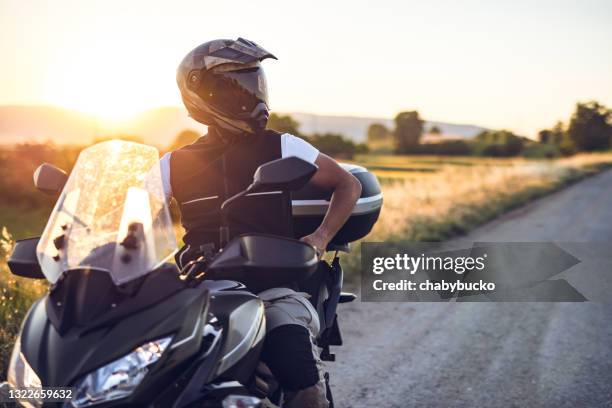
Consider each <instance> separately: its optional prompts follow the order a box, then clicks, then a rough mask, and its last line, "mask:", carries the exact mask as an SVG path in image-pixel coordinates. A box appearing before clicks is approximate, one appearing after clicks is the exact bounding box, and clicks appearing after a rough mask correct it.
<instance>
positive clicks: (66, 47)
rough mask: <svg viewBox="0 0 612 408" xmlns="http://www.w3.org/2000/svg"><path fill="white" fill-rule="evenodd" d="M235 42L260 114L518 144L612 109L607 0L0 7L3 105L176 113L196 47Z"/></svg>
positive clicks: (16, 0)
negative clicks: (440, 124) (431, 129)
mask: <svg viewBox="0 0 612 408" xmlns="http://www.w3.org/2000/svg"><path fill="white" fill-rule="evenodd" d="M239 36H241V37H244V38H247V39H250V40H253V41H255V42H257V43H259V44H260V45H262V46H263V47H264V48H266V49H267V50H268V51H270V52H272V53H274V54H275V55H276V56H277V57H278V58H279V59H278V61H274V60H267V61H265V62H264V67H265V69H266V73H267V77H268V84H269V91H270V102H271V109H272V110H273V111H278V112H309V113H317V114H330V115H349V116H368V117H388V118H391V117H393V116H394V115H395V114H396V113H398V112H400V111H402V110H418V111H419V113H420V114H421V116H422V117H423V118H425V119H428V120H436V121H446V122H453V123H469V124H476V125H481V126H485V127H490V128H505V129H510V130H513V131H515V132H516V133H519V134H522V135H525V136H534V135H535V134H536V133H537V131H538V130H539V129H542V128H545V127H550V126H552V125H553V124H554V122H555V121H557V120H567V119H568V118H569V116H570V114H571V112H572V111H573V109H574V106H575V104H576V102H578V101H586V100H591V99H596V100H598V101H600V102H601V103H604V104H606V105H608V106H612V1H606V0H602V1H591V0H584V1H571V2H569V1H561V0H558V1H534V0H531V1H519V0H515V1H486V0H479V1H476V0H473V1H427V2H425V1H389V0H377V1H359V0H352V1H330V0H327V1H299V2H295V1H293V2H292V1H268V2H266V1H258V2H254V1H249V0H232V1H223V0H218V1H214V2H212V1H208V0H173V1H163V2H162V1H151V0H132V1H130V0H121V1H117V0H105V1H87V0H53V1H48V0H44V1H42V0H27V1H23V0H0V55H1V56H2V59H1V60H2V62H1V63H0V105H40V104H50V105H57V106H62V107H68V108H73V109H77V110H80V111H84V112H88V113H93V114H96V115H98V116H99V117H101V118H103V119H104V118H106V119H108V120H118V119H122V118H127V117H129V116H130V115H133V114H135V113H138V112H141V111H144V110H146V109H149V108H154V107H159V106H168V105H177V106H178V105H180V103H181V102H180V96H179V93H178V90H177V88H176V82H175V72H176V67H177V65H178V63H179V62H180V61H181V59H182V58H183V57H184V55H185V54H187V53H188V52H189V51H190V50H191V49H193V48H195V47H196V46H197V45H199V44H200V43H203V42H205V41H208V40H211V39H216V38H234V39H235V38H237V37H239Z"/></svg>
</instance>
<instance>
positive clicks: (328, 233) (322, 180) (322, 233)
mask: <svg viewBox="0 0 612 408" xmlns="http://www.w3.org/2000/svg"><path fill="white" fill-rule="evenodd" d="M315 164H316V165H317V166H319V170H318V171H317V172H316V173H315V175H314V176H313V177H312V179H311V181H310V182H311V183H313V184H314V185H316V186H317V187H321V188H323V189H326V190H332V191H333V194H332V198H331V201H330V203H329V208H328V209H327V213H326V214H325V217H324V218H323V222H322V223H321V225H320V226H319V228H317V230H316V231H315V232H313V233H312V234H310V235H308V236H305V237H303V238H302V241H304V242H307V243H309V244H311V245H313V246H314V247H315V248H317V252H318V253H319V255H322V254H323V253H324V252H325V248H327V245H328V244H329V241H330V240H331V239H332V238H333V237H334V235H336V233H337V232H338V231H339V230H340V228H342V226H343V225H344V223H345V222H346V220H347V219H348V218H349V217H350V215H351V212H352V211H353V208H354V207H355V203H356V202H357V200H358V199H359V196H360V195H361V183H360V182H359V180H357V178H355V176H353V175H352V174H350V173H349V172H347V171H346V170H344V169H343V168H342V167H340V165H338V163H337V162H336V161H335V160H334V159H332V158H331V157H329V156H327V155H325V154H323V153H319V155H318V157H317V159H316V160H315Z"/></svg>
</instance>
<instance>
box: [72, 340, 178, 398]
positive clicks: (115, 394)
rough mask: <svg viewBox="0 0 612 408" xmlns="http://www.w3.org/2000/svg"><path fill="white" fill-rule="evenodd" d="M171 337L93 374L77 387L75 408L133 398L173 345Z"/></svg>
mask: <svg viewBox="0 0 612 408" xmlns="http://www.w3.org/2000/svg"><path fill="white" fill-rule="evenodd" d="M170 340H171V337H164V338H162V339H159V340H155V341H151V342H149V343H146V344H143V345H142V346H140V347H138V348H137V349H135V350H134V351H132V352H131V353H130V354H128V355H126V356H123V357H121V358H119V359H117V360H115V361H113V362H111V363H109V364H107V365H105V366H103V367H100V368H98V369H97V370H96V371H93V372H91V373H89V374H87V376H85V378H83V379H82V380H81V381H79V382H78V383H77V384H76V385H75V388H76V389H75V394H74V395H75V396H74V398H73V399H72V405H73V406H75V407H77V408H80V407H87V406H90V405H93V404H96V403H99V402H103V401H111V400H115V399H119V398H124V397H127V396H128V395H130V394H131V393H132V392H133V391H134V389H135V388H136V387H137V386H138V384H140V383H141V382H142V379H143V378H144V377H145V375H147V372H148V371H149V367H150V366H151V364H153V363H155V362H156V361H157V360H159V358H160V357H161V355H162V354H163V352H164V350H166V348H167V347H168V344H170Z"/></svg>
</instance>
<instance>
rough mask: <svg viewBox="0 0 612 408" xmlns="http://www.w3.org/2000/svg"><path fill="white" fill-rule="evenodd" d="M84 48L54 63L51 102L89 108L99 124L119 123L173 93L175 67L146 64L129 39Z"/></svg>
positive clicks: (49, 91)
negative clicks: (137, 56)
mask: <svg viewBox="0 0 612 408" xmlns="http://www.w3.org/2000/svg"><path fill="white" fill-rule="evenodd" d="M80 50H81V53H80V54H78V55H75V53H68V54H66V55H65V58H58V59H57V60H56V61H55V62H54V63H53V64H50V66H49V68H48V70H47V73H48V80H47V81H46V84H47V85H46V88H47V89H46V92H45V94H46V95H47V97H46V99H47V100H49V101H51V103H52V104H54V105H57V106H62V107H66V108H70V109H74V110H77V111H80V112H85V113H88V114H91V115H93V116H94V117H95V118H97V119H98V121H100V122H101V125H116V124H120V123H122V122H125V121H129V120H130V119H132V118H133V117H134V116H136V115H137V114H138V113H141V112H144V111H146V110H148V109H152V108H156V107H159V106H164V105H168V104H169V103H168V100H169V99H170V100H171V99H172V97H170V98H169V97H168V96H169V95H168V94H169V93H168V84H172V83H173V82H174V81H173V77H174V71H173V69H168V67H165V66H164V65H163V64H162V63H161V62H158V61H151V63H150V64H147V65H146V69H143V64H137V63H136V62H135V56H134V53H133V47H131V46H130V45H129V44H122V43H121V42H120V41H114V42H111V43H107V44H103V43H100V44H98V46H97V47H95V48H92V47H86V46H83V47H82V48H81V49H80ZM166 78H170V80H169V81H165V79H166Z"/></svg>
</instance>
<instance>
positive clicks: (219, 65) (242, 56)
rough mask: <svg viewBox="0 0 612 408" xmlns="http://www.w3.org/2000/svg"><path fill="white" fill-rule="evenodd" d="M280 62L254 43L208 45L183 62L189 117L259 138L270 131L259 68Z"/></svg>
mask: <svg viewBox="0 0 612 408" xmlns="http://www.w3.org/2000/svg"><path fill="white" fill-rule="evenodd" d="M266 58H274V59H276V57H275V56H274V55H272V54H270V53H269V52H268V51H266V50H264V49H263V48H261V47H260V46H259V45H257V44H255V43H254V42H252V41H249V40H245V39H244V38H238V39H237V40H236V41H234V40H214V41H209V42H206V43H204V44H202V45H200V46H198V47H196V48H195V49H194V50H193V51H191V52H190V53H189V54H187V56H186V57H185V58H184V59H183V61H182V62H181V64H180V65H179V67H178V70H177V74H176V82H177V84H178V87H179V89H180V91H181V96H182V98H183V103H184V104H185V107H186V108H187V111H188V112H189V115H190V116H191V117H192V118H194V119H195V120H197V121H198V122H201V123H203V124H205V125H213V126H215V125H216V126H220V127H223V128H225V129H229V130H233V131H236V132H239V131H244V132H247V133H255V132H257V131H259V130H262V129H264V128H265V127H266V124H267V122H268V117H269V115H270V113H269V105H268V89H267V84H266V77H265V74H264V71H263V68H262V67H261V64H260V62H261V61H262V60H264V59H266Z"/></svg>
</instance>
